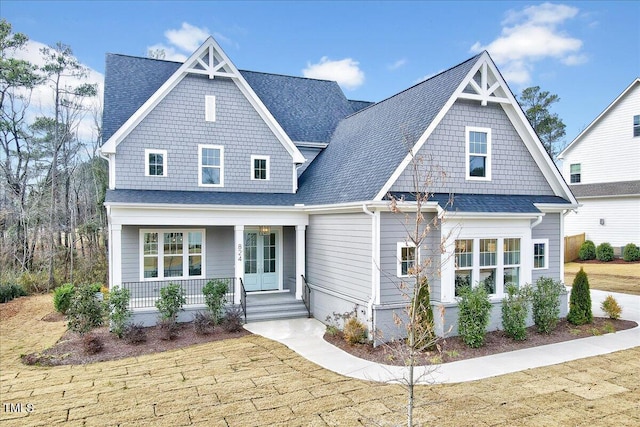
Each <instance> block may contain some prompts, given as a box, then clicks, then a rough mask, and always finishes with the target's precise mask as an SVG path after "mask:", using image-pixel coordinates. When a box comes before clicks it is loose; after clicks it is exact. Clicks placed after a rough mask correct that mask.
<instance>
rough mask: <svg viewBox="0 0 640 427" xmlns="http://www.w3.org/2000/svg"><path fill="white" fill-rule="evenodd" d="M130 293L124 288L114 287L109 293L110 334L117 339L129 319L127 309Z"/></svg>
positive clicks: (129, 314) (129, 313) (120, 336)
mask: <svg viewBox="0 0 640 427" xmlns="http://www.w3.org/2000/svg"><path fill="white" fill-rule="evenodd" d="M130 297H131V291H129V289H126V288H119V287H115V288H114V289H112V290H111V291H110V292H109V298H108V300H109V309H110V310H109V320H110V321H111V332H113V333H114V334H116V336H117V337H118V338H122V337H123V335H124V330H125V327H126V326H127V323H129V319H131V310H130V309H129V299H130Z"/></svg>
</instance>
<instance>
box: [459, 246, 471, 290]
mask: <svg viewBox="0 0 640 427" xmlns="http://www.w3.org/2000/svg"><path fill="white" fill-rule="evenodd" d="M455 251H456V252H455V262H456V272H455V275H456V279H455V296H459V295H460V293H461V292H462V290H463V289H465V288H471V286H472V285H473V240H472V239H463V240H456V249H455Z"/></svg>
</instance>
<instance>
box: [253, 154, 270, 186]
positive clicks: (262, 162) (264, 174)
mask: <svg viewBox="0 0 640 427" xmlns="http://www.w3.org/2000/svg"><path fill="white" fill-rule="evenodd" d="M251 179H252V180H255V181H268V180H269V156H251Z"/></svg>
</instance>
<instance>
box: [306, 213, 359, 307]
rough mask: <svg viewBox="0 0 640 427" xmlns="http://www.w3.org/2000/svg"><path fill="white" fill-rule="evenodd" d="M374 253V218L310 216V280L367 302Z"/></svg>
mask: <svg viewBox="0 0 640 427" xmlns="http://www.w3.org/2000/svg"><path fill="white" fill-rule="evenodd" d="M371 250H372V248H371V218H369V217H368V216H367V215H365V214H364V213H363V214H335V215H311V216H310V217H309V226H308V227H307V265H306V272H307V276H306V277H307V280H309V282H311V283H312V284H313V285H316V286H320V287H323V288H327V289H330V290H332V291H334V292H337V293H340V294H345V295H347V296H350V297H353V298H357V299H360V300H362V301H368V300H369V298H370V295H371V280H372V278H371V273H372V260H371V253H372V252H371Z"/></svg>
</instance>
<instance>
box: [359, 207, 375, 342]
mask: <svg viewBox="0 0 640 427" xmlns="http://www.w3.org/2000/svg"><path fill="white" fill-rule="evenodd" d="M362 212H364V213H366V214H367V215H369V216H370V217H371V240H372V242H371V243H372V245H371V246H372V248H371V251H372V252H371V298H369V303H368V304H367V310H368V312H369V320H368V322H367V323H368V327H369V337H370V338H373V332H374V327H375V323H374V321H373V305H374V304H375V301H376V294H377V291H378V289H377V286H376V284H377V281H376V280H375V273H376V271H375V270H376V268H377V265H376V250H377V249H376V248H377V247H378V244H379V242H378V233H377V231H378V229H377V224H376V223H377V220H376V214H375V213H373V212H372V211H370V210H369V209H368V208H367V205H366V204H365V203H363V204H362Z"/></svg>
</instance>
